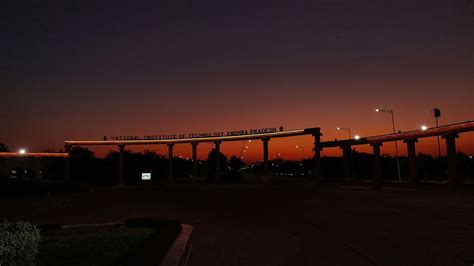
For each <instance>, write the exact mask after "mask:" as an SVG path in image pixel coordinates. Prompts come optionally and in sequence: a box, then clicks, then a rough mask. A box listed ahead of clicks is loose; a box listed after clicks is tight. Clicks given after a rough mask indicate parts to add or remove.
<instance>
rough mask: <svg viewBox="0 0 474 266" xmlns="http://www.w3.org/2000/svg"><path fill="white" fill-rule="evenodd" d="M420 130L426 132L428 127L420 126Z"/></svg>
mask: <svg viewBox="0 0 474 266" xmlns="http://www.w3.org/2000/svg"><path fill="white" fill-rule="evenodd" d="M420 128H421V131H426V130H428V127H427V126H425V125H422V126H421V127H420Z"/></svg>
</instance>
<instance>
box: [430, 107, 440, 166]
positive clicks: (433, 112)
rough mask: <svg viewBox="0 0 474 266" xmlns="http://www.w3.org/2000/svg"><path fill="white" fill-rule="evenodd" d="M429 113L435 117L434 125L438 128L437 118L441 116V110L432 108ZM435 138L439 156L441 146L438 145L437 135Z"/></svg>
mask: <svg viewBox="0 0 474 266" xmlns="http://www.w3.org/2000/svg"><path fill="white" fill-rule="evenodd" d="M431 114H432V115H433V117H434V118H435V119H436V127H437V128H438V127H439V124H438V118H440V117H441V110H439V108H434V109H433V110H431ZM436 139H437V140H438V157H441V146H440V145H439V136H436Z"/></svg>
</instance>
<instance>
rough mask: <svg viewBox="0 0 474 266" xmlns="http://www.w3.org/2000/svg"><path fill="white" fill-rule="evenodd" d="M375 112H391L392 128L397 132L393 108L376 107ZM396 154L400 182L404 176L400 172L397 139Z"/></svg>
mask: <svg viewBox="0 0 474 266" xmlns="http://www.w3.org/2000/svg"><path fill="white" fill-rule="evenodd" d="M375 112H377V113H387V114H390V115H391V116H392V128H393V134H395V133H396V132H395V118H394V117H393V110H391V109H388V110H384V109H379V108H377V109H375ZM395 154H396V156H397V157H396V159H397V170H398V182H402V177H401V174H400V162H399V161H398V146H397V141H395Z"/></svg>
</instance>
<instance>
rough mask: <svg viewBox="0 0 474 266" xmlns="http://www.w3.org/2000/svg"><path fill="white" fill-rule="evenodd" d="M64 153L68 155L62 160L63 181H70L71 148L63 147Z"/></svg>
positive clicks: (68, 146)
mask: <svg viewBox="0 0 474 266" xmlns="http://www.w3.org/2000/svg"><path fill="white" fill-rule="evenodd" d="M64 152H65V153H67V154H68V157H66V158H64V181H65V182H69V181H70V173H71V146H70V145H64Z"/></svg>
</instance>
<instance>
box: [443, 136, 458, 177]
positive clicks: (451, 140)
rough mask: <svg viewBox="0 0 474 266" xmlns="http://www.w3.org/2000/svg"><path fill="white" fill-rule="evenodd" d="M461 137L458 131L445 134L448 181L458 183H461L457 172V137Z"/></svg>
mask: <svg viewBox="0 0 474 266" xmlns="http://www.w3.org/2000/svg"><path fill="white" fill-rule="evenodd" d="M457 137H459V135H458V134H457V133H454V134H450V135H444V136H443V139H445V140H446V151H447V153H448V183H449V184H451V185H457V184H459V183H460V180H459V176H458V173H457V158H456V138H457Z"/></svg>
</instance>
